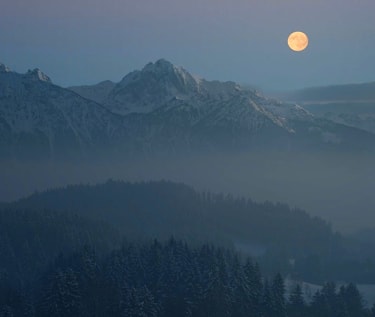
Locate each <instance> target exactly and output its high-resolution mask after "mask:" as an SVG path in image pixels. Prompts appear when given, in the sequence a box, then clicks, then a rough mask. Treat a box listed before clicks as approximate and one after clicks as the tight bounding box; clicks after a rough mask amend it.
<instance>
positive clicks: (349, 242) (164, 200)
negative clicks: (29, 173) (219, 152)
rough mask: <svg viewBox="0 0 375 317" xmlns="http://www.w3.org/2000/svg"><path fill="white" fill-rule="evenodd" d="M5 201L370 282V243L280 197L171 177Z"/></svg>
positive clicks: (304, 271)
mask: <svg viewBox="0 0 375 317" xmlns="http://www.w3.org/2000/svg"><path fill="white" fill-rule="evenodd" d="M7 208H11V209H25V208H26V209H31V210H44V209H49V210H56V211H64V212H66V211H69V212H73V213H76V214H78V215H80V216H82V217H84V218H88V219H95V221H98V220H99V221H102V220H104V221H106V222H108V223H109V224H111V225H112V226H113V227H115V228H116V229H117V230H118V231H119V232H120V234H125V235H126V236H127V237H129V238H137V239H139V238H148V239H153V238H155V237H156V238H158V239H160V240H165V239H168V237H169V236H171V235H173V236H175V237H176V238H182V239H184V240H186V241H189V243H202V242H212V243H215V244H220V245H223V246H227V247H230V246H232V247H233V246H234V247H238V245H241V246H254V245H255V246H257V247H259V249H260V250H261V254H260V256H261V257H260V258H259V259H258V261H259V263H261V265H262V267H263V270H264V271H265V272H267V274H268V273H272V274H276V272H280V273H281V274H283V275H285V274H290V275H291V276H292V277H293V278H296V279H301V280H305V281H309V282H313V283H324V282H325V281H327V280H337V281H347V282H349V281H353V282H356V283H367V284H368V283H375V251H374V249H373V248H372V247H371V248H369V247H368V244H369V242H367V243H364V242H363V241H362V242H361V241H360V240H355V241H354V240H353V239H349V238H344V237H342V236H341V235H340V234H338V233H335V232H333V230H332V228H331V226H330V224H328V223H327V222H325V221H324V220H322V219H321V218H318V217H311V216H310V215H308V214H307V213H306V212H304V211H302V210H299V209H295V208H290V207H289V206H287V205H285V204H280V203H277V204H273V203H270V202H264V203H257V202H254V201H252V200H251V199H244V198H235V197H233V196H231V195H223V194H212V193H207V192H205V193H199V192H197V191H195V190H193V189H192V188H191V187H188V186H186V185H183V184H176V183H171V182H148V183H145V182H144V183H126V182H119V181H108V182H107V183H105V184H100V185H96V186H89V185H75V186H68V187H66V188H62V189H56V190H50V191H46V192H43V193H36V194H34V195H32V196H30V197H28V198H25V199H22V200H20V201H17V202H15V203H12V204H9V205H7ZM5 222H6V221H5ZM4 226H5V227H6V225H4ZM5 230H7V229H6V228H5ZM370 245H372V243H371V242H370ZM242 251H244V250H242ZM253 255H254V254H253ZM257 255H258V254H257ZM291 260H292V261H291ZM291 263H294V264H293V265H291Z"/></svg>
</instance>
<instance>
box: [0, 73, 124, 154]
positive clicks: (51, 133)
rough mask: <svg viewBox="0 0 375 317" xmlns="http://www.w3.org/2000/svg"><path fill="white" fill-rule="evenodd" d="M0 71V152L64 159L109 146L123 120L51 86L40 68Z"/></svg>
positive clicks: (91, 103) (70, 93) (102, 108)
mask: <svg viewBox="0 0 375 317" xmlns="http://www.w3.org/2000/svg"><path fill="white" fill-rule="evenodd" d="M1 69H2V70H3V71H2V72H0V131H1V134H0V144H1V147H0V153H1V154H2V155H7V154H8V155H14V156H20V155H23V154H26V153H27V154H30V153H37V154H38V155H39V154H40V153H44V155H45V156H54V155H58V154H59V155H60V154H62V153H69V152H73V151H79V152H80V151H85V150H88V149H90V148H91V149H92V148H95V147H97V146H99V145H108V144H110V143H111V142H112V141H113V139H117V138H118V137H119V135H120V134H121V132H120V131H121V129H122V120H121V118H120V117H119V116H116V115H114V114H112V113H111V112H110V111H108V110H107V109H106V108H104V107H102V106H101V105H99V104H97V103H95V102H92V101H90V100H87V99H84V98H82V97H81V96H79V95H77V94H75V93H73V92H71V91H69V90H66V89H63V88H61V87H59V86H56V85H54V84H52V82H51V81H50V79H49V78H48V76H46V75H45V74H43V73H42V72H41V71H40V70H38V69H36V70H33V71H29V72H28V73H27V74H18V73H15V72H11V71H10V70H9V69H7V68H6V67H5V66H2V67H1Z"/></svg>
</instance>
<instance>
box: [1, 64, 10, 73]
mask: <svg viewBox="0 0 375 317" xmlns="http://www.w3.org/2000/svg"><path fill="white" fill-rule="evenodd" d="M0 73H10V69H9V68H8V67H7V66H5V65H4V64H1V63H0Z"/></svg>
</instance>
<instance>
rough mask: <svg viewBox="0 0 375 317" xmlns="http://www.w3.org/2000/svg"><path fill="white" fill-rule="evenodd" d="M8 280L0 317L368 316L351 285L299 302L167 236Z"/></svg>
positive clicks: (228, 255) (247, 266) (3, 282)
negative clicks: (21, 280)
mask: <svg viewBox="0 0 375 317" xmlns="http://www.w3.org/2000/svg"><path fill="white" fill-rule="evenodd" d="M10 284H11V283H9V282H8V281H7V277H6V274H3V275H1V276H0V316H7V317H11V316H14V317H17V316H25V317H31V316H38V317H44V316H45V317H50V316H55V317H63V316H66V317H74V316H90V317H92V316H114V317H115V316H124V317H143V316H147V317H156V316H160V317H176V316H197V317H200V316H202V317H203V316H205V317H221V316H223V317H224V316H228V317H229V316H233V317H242V316H243V317H245V316H254V317H294V316H295V317H297V316H304V317H310V316H311V317H316V316H321V317H365V316H366V317H367V316H369V317H370V316H375V314H374V311H370V310H367V309H365V308H364V306H363V303H362V299H361V295H360V294H359V292H358V290H357V288H356V286H355V285H354V284H348V285H347V286H342V287H341V288H340V289H337V288H336V286H335V285H334V284H333V283H327V284H326V285H324V287H323V288H322V289H321V290H320V291H318V292H317V293H316V294H315V296H314V298H313V301H312V302H311V303H306V302H305V300H304V298H303V294H302V291H301V287H300V286H298V285H296V287H295V288H294V289H293V290H292V292H291V293H290V295H289V296H286V293H285V286H284V280H283V278H282V277H281V275H280V274H276V275H275V276H273V277H265V276H262V274H261V271H260V268H259V266H258V264H256V263H254V262H253V261H252V260H251V259H249V258H247V259H242V258H240V256H239V255H238V254H237V253H235V252H234V251H230V250H227V249H224V248H218V247H213V246H211V245H207V244H205V245H202V246H200V247H190V246H189V245H187V244H186V243H184V242H181V241H178V240H175V239H173V238H171V239H169V241H167V242H165V243H159V242H158V241H156V240H155V241H154V242H149V243H142V244H133V243H124V244H123V246H122V247H121V248H120V249H116V250H114V251H112V252H111V253H109V254H108V255H107V256H103V257H99V256H98V255H97V254H96V252H95V251H94V249H93V248H91V247H87V246H86V247H84V248H82V249H81V250H80V251H78V252H75V253H74V254H71V255H66V256H63V255H60V256H58V257H57V258H56V259H55V261H54V262H53V264H51V265H50V266H49V267H48V269H46V270H45V272H44V273H43V274H42V275H41V276H40V278H39V279H38V280H36V281H35V282H34V283H33V284H32V285H30V286H29V287H28V288H27V289H26V288H19V289H15V288H13V287H12V286H11V285H10Z"/></svg>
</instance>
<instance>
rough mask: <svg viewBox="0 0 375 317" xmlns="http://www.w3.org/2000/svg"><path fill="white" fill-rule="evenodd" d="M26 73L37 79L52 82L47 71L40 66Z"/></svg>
mask: <svg viewBox="0 0 375 317" xmlns="http://www.w3.org/2000/svg"><path fill="white" fill-rule="evenodd" d="M26 75H27V76H29V77H30V78H33V79H36V80H40V81H44V82H47V83H52V81H51V79H50V78H49V77H48V76H47V75H46V74H45V73H43V72H42V71H41V70H40V69H39V68H35V69H34V70H29V71H28V72H27V73H26Z"/></svg>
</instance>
